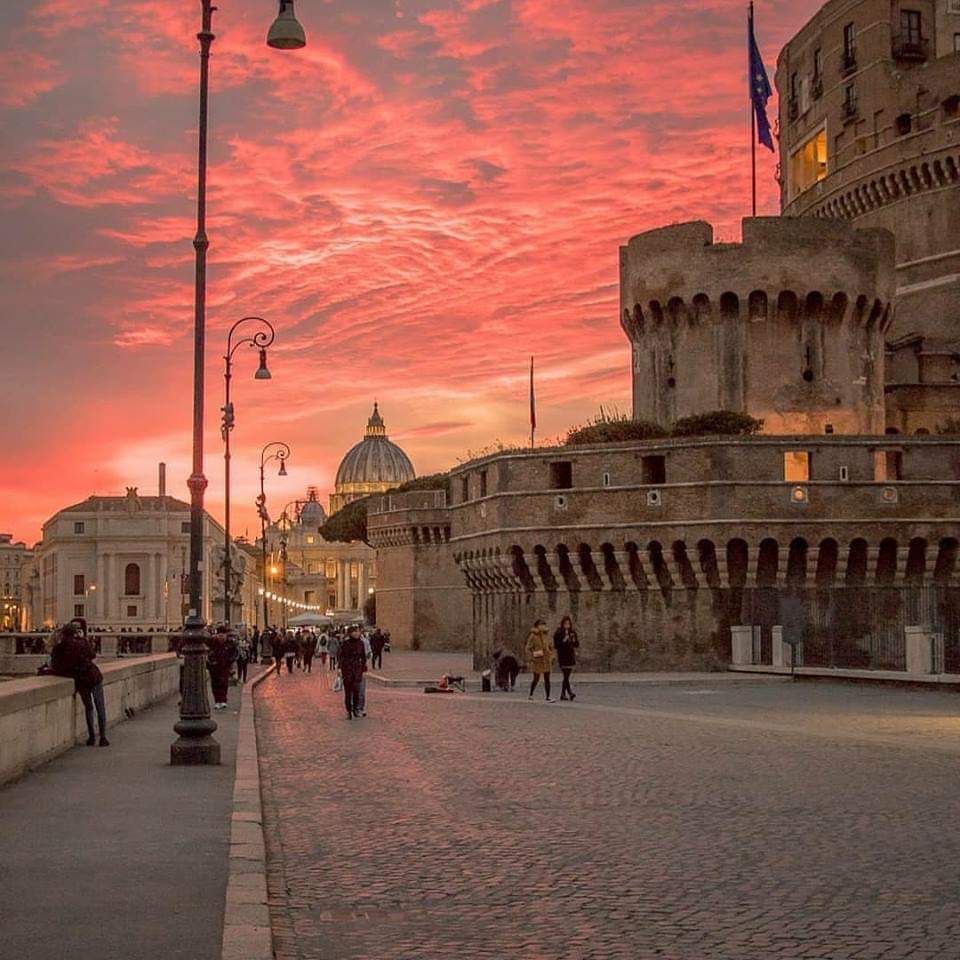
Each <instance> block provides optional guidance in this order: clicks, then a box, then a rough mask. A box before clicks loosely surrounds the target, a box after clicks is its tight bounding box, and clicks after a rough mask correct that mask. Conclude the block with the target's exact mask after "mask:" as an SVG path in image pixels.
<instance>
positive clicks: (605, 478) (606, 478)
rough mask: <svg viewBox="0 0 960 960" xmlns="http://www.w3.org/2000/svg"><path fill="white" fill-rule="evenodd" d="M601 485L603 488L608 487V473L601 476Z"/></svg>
mask: <svg viewBox="0 0 960 960" xmlns="http://www.w3.org/2000/svg"><path fill="white" fill-rule="evenodd" d="M603 485H604V486H605V487H609V486H610V474H609V473H605V474H604V475H603Z"/></svg>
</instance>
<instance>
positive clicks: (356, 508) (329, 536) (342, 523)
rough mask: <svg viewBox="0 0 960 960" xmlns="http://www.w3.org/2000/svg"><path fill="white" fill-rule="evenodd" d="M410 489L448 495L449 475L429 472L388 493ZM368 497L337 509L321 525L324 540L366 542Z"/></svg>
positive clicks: (406, 491)
mask: <svg viewBox="0 0 960 960" xmlns="http://www.w3.org/2000/svg"><path fill="white" fill-rule="evenodd" d="M411 490H445V491H446V493H447V496H449V495H450V477H449V476H448V475H447V474H445V473H431V474H428V475H427V476H425V477H417V478H416V480H408V481H407V482H406V483H402V484H400V486H399V487H396V488H394V489H393V490H391V491H390V493H409V492H410V491H411ZM374 496H379V494H374ZM369 500H370V497H363V498H362V499H360V500H354V501H353V502H352V503H348V504H347V505H346V506H345V507H343V508H342V509H340V510H338V511H337V512H336V513H335V514H334V515H333V516H332V517H330V519H329V520H327V522H326V523H325V524H324V525H323V529H322V530H321V531H320V535H321V536H322V537H323V538H324V540H333V541H336V542H338V543H350V542H352V541H355V540H362V541H363V542H364V543H367V542H368V541H367V503H368V502H369Z"/></svg>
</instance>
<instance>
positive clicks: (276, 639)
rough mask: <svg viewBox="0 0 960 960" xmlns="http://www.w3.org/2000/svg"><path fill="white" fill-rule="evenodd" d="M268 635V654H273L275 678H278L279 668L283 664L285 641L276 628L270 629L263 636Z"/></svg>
mask: <svg viewBox="0 0 960 960" xmlns="http://www.w3.org/2000/svg"><path fill="white" fill-rule="evenodd" d="M268 635H269V637H270V652H271V653H272V654H273V662H274V666H275V667H276V670H277V676H280V666H281V665H282V663H283V649H284V647H285V646H286V641H285V640H284V638H283V637H282V636H281V635H280V631H279V630H277V628H276V627H271V628H270V630H269V631H268V633H266V634H264V636H268Z"/></svg>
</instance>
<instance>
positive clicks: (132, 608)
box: [127, 603, 137, 617]
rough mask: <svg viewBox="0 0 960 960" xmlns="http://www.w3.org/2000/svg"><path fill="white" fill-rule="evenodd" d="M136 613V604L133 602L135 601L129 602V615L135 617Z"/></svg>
mask: <svg viewBox="0 0 960 960" xmlns="http://www.w3.org/2000/svg"><path fill="white" fill-rule="evenodd" d="M136 615H137V607H136V604H133V603H130V604H127V616H128V617H135V616H136Z"/></svg>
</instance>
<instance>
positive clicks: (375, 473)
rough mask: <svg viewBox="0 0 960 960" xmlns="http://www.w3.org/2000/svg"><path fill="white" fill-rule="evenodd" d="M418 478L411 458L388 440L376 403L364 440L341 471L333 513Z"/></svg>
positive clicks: (332, 502) (333, 495)
mask: <svg viewBox="0 0 960 960" xmlns="http://www.w3.org/2000/svg"><path fill="white" fill-rule="evenodd" d="M415 477H416V473H415V472H414V469H413V464H412V463H411V462H410V458H409V457H408V456H407V455H406V454H405V453H404V452H403V450H401V449H400V447H398V446H397V445H396V444H395V443H392V442H391V441H390V439H389V438H388V437H387V428H386V425H385V424H384V422H383V417H381V416H380V409H379V407H378V405H377V404H376V403H374V405H373V413H372V414H371V415H370V419H369V420H368V421H367V429H366V431H365V433H364V436H363V439H362V440H361V441H360V442H359V443H358V444H356V446H354V447H351V449H350V450H349V451H348V452H347V455H346V456H345V457H344V458H343V460H342V461H341V463H340V467H339V469H338V470H337V479H336V485H335V490H334V493H333V494H331V496H330V512H331V513H336V512H337V511H338V510H340V509H342V508H343V507H344V506H346V505H347V504H348V503H351V502H352V501H354V500H359V499H360V498H361V497H367V496H370V494H372V493H385V492H386V491H387V490H392V489H393V488H394V487H399V486H400V485H401V484H403V483H407V482H408V481H410V480H413V479H414V478H415Z"/></svg>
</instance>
